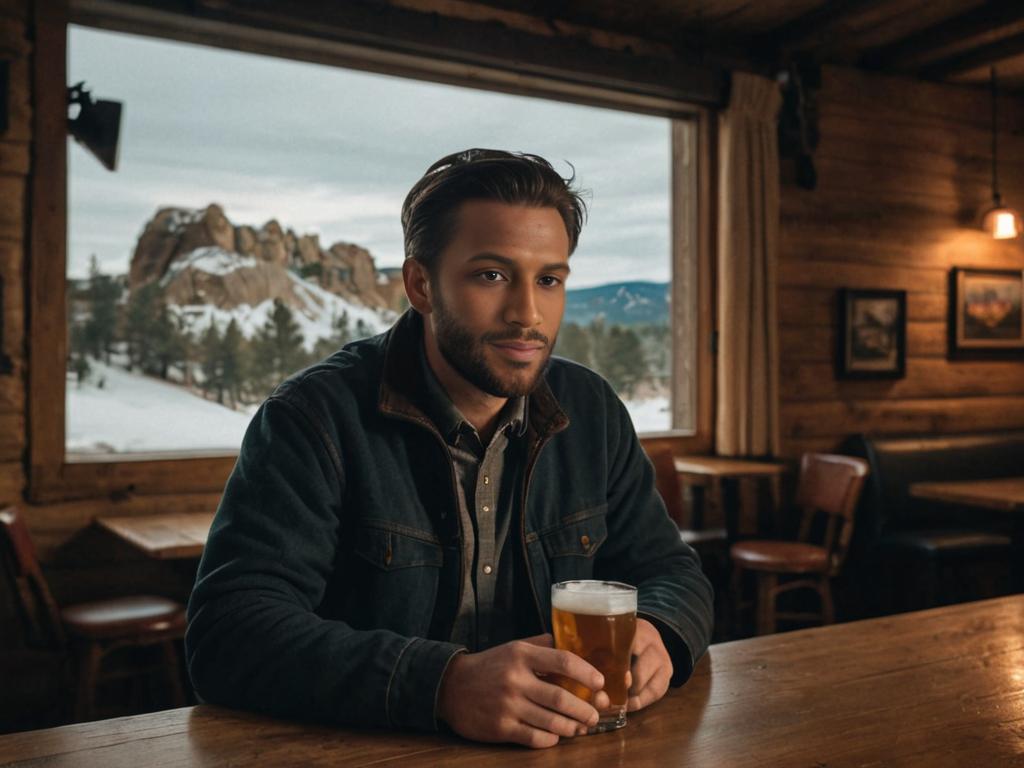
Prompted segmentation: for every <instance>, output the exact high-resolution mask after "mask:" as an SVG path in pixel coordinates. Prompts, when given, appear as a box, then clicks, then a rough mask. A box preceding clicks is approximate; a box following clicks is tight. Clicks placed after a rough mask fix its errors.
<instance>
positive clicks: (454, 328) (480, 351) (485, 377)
mask: <svg viewBox="0 0 1024 768" xmlns="http://www.w3.org/2000/svg"><path fill="white" fill-rule="evenodd" d="M433 318H434V336H435V338H436V339H437V348H438V349H439V350H440V351H441V355H442V356H443V357H444V359H445V360H447V361H448V364H449V365H450V366H451V367H452V368H454V369H455V370H456V371H457V372H458V373H459V375H460V376H462V378H464V379H465V380H466V381H468V382H469V383H470V384H472V385H473V386H474V387H476V388H477V389H479V390H480V391H482V392H486V393H487V394H489V395H492V396H494V397H506V398H507V397H523V396H525V395H528V394H530V393H531V392H533V390H534V388H535V387H536V386H537V382H538V381H539V380H540V378H541V376H543V375H544V372H545V371H546V370H547V367H548V363H549V362H550V360H551V349H552V347H553V346H554V344H553V342H552V341H550V340H549V339H548V337H547V336H545V335H544V334H542V333H541V332H540V331H537V330H529V331H525V332H522V331H516V330H508V331H504V332H501V333H485V334H483V335H482V336H480V337H479V338H477V337H475V336H474V335H473V334H472V332H471V331H469V330H468V329H467V328H466V327H465V326H463V325H462V324H461V323H459V321H458V319H456V317H455V315H454V313H451V312H449V311H448V308H447V306H446V305H445V303H444V301H443V300H442V299H441V297H440V295H439V294H436V293H435V297H434V312H433ZM503 341H530V342H539V343H541V344H543V345H544V353H543V354H544V359H543V360H542V361H541V364H540V365H539V366H537V371H536V373H533V374H530V373H529V369H530V366H531V365H533V363H531V362H519V361H515V360H509V361H507V364H508V365H509V366H510V367H512V368H517V369H520V371H521V373H519V374H514V373H513V374H505V375H502V374H500V373H499V372H497V371H496V370H494V368H493V367H492V366H490V365H489V364H488V363H487V358H486V356H485V354H484V352H485V350H486V349H487V345H488V344H492V343H494V342H503Z"/></svg>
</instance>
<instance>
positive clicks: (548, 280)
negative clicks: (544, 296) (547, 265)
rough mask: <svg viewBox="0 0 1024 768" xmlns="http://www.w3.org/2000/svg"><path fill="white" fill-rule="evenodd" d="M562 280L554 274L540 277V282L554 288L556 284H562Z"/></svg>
mask: <svg viewBox="0 0 1024 768" xmlns="http://www.w3.org/2000/svg"><path fill="white" fill-rule="evenodd" d="M561 282H562V280H561V279H560V278H557V277H555V276H554V275H545V276H544V277H542V278H541V279H540V284H541V285H543V286H546V287H548V288H554V287H555V286H556V285H559V284H561Z"/></svg>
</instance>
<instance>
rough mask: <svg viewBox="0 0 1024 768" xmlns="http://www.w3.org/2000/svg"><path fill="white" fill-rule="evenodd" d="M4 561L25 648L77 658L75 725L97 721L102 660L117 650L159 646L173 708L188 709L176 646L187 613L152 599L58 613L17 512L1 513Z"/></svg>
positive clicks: (80, 606)
mask: <svg viewBox="0 0 1024 768" xmlns="http://www.w3.org/2000/svg"><path fill="white" fill-rule="evenodd" d="M0 545H2V550H3V551H2V552H0V560H2V561H3V565H4V571H5V572H6V574H7V576H8V578H9V580H10V582H11V585H12V587H13V593H14V597H15V603H16V607H17V610H18V611H19V612H20V614H21V617H22V621H23V625H24V629H25V635H26V637H25V640H26V644H27V645H28V646H29V647H32V648H40V647H42V648H47V649H53V650H56V651H59V652H62V653H64V654H65V655H67V654H69V652H71V651H73V652H74V654H75V657H76V662H77V664H76V666H77V672H78V675H77V684H76V685H75V686H74V688H75V696H74V715H75V719H76V720H89V719H92V718H94V717H95V712H96V687H97V683H98V680H99V676H100V668H101V665H102V662H103V659H104V658H105V657H106V656H107V655H108V654H109V653H110V652H111V651H114V650H117V649H119V648H127V647H140V646H151V645H158V646H159V647H160V651H161V658H162V665H161V666H162V667H163V668H164V670H165V671H166V673H167V676H168V683H169V686H170V693H171V697H172V703H173V704H174V706H184V705H185V694H184V690H183V688H182V684H181V677H180V672H179V669H180V667H179V664H178V652H177V649H176V647H175V641H176V640H180V639H181V638H182V637H183V636H184V634H185V624H186V621H185V607H184V606H183V605H182V604H181V603H178V602H175V601H174V600H169V599H167V598H164V597H157V596H153V595H132V596H129V597H118V598H113V599H110V600H97V601H95V602H90V603H80V604H78V605H69V606H67V607H65V608H63V609H61V608H58V606H57V603H56V602H55V601H54V599H53V596H52V595H51V594H50V590H49V587H48V586H47V584H46V581H45V580H44V579H43V574H42V570H41V569H40V567H39V561H38V559H37V557H36V552H35V547H34V546H33V544H32V540H31V538H30V537H29V533H28V527H27V526H26V525H25V522H24V520H23V519H22V518H21V515H19V514H18V511H17V510H16V509H15V508H13V507H8V508H6V509H3V510H0Z"/></svg>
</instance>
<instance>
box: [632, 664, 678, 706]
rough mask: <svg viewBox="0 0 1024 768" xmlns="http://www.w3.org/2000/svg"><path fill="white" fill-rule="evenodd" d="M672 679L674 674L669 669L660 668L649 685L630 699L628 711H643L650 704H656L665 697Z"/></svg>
mask: <svg viewBox="0 0 1024 768" xmlns="http://www.w3.org/2000/svg"><path fill="white" fill-rule="evenodd" d="M671 677H672V674H671V671H670V669H669V668H668V667H664V666H663V667H659V668H658V669H657V670H656V671H655V673H654V675H653V676H652V677H651V679H650V680H649V681H648V682H647V685H645V686H644V687H643V688H642V689H640V690H639V691H637V693H636V695H635V696H630V697H629V701H628V702H627V704H626V710H627V711H629V712H636V711H637V710H638V709H643V708H644V707H646V706H647V705H648V704H653V703H654V702H656V701H657V700H658V699H660V698H661V697H662V696H664V695H665V692H666V691H667V690H668V684H669V680H670V678H671Z"/></svg>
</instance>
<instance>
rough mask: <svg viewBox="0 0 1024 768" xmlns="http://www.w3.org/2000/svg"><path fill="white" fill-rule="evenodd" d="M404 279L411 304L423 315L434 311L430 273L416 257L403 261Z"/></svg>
mask: <svg viewBox="0 0 1024 768" xmlns="http://www.w3.org/2000/svg"><path fill="white" fill-rule="evenodd" d="M402 281H403V282H404V283H405V295H406V296H408V297H409V304H411V305H412V307H413V309H415V310H416V311H417V312H419V313H420V314H421V315H429V314H430V313H431V312H433V311H434V309H433V303H432V301H431V299H430V275H429V274H428V273H427V268H426V267H425V266H423V264H422V263H421V262H419V261H417V260H416V259H406V260H405V261H404V262H402Z"/></svg>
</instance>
